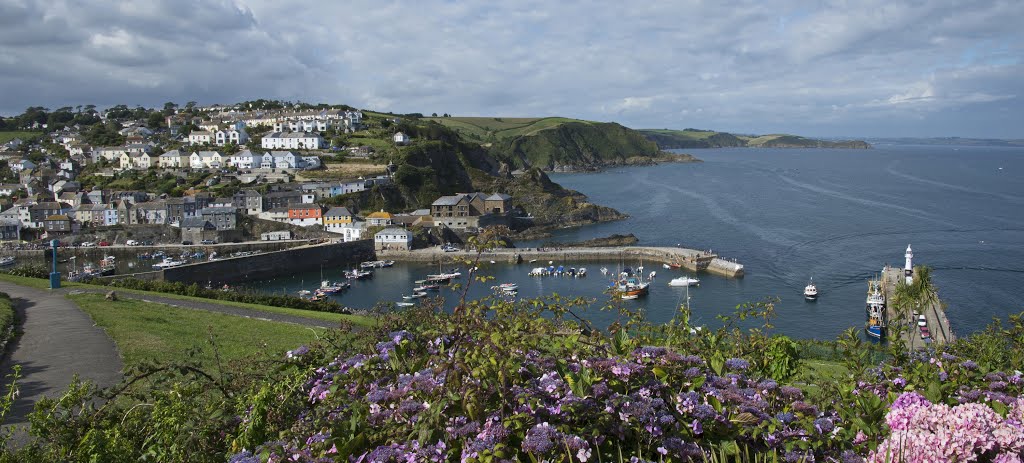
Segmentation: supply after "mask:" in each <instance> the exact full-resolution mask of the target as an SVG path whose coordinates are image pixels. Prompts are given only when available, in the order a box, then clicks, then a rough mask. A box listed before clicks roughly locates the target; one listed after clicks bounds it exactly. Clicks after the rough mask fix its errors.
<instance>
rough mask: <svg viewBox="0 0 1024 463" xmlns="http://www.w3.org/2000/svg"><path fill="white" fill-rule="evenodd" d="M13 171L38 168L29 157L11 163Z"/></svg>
mask: <svg viewBox="0 0 1024 463" xmlns="http://www.w3.org/2000/svg"><path fill="white" fill-rule="evenodd" d="M10 168H11V172H14V173H18V172H21V171H23V170H31V169H35V168H36V163H34V162H32V161H29V160H28V159H22V160H20V161H17V162H12V163H10Z"/></svg>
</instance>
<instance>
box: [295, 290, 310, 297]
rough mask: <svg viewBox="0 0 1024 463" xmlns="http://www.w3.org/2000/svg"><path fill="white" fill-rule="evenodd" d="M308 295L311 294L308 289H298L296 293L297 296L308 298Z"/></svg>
mask: <svg viewBox="0 0 1024 463" xmlns="http://www.w3.org/2000/svg"><path fill="white" fill-rule="evenodd" d="M310 294H313V291H310V290H308V289H300V290H299V291H298V295H299V296H309V295H310Z"/></svg>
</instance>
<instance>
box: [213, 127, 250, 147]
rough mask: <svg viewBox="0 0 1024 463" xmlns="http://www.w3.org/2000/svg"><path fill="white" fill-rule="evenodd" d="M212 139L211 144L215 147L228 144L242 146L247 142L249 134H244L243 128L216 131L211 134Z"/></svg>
mask: <svg viewBox="0 0 1024 463" xmlns="http://www.w3.org/2000/svg"><path fill="white" fill-rule="evenodd" d="M238 124H239V125H241V124H242V123H241V122H239V123H238ZM213 137H214V138H213V144H215V145H217V146H224V145H226V144H228V143H234V144H236V145H242V144H245V143H248V142H249V134H248V133H246V132H245V127H241V128H229V129H225V130H218V131H216V132H214V133H213Z"/></svg>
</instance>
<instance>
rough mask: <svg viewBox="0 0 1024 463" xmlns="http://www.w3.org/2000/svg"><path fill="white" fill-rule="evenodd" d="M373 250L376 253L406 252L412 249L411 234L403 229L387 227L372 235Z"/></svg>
mask: <svg viewBox="0 0 1024 463" xmlns="http://www.w3.org/2000/svg"><path fill="white" fill-rule="evenodd" d="M373 248H374V249H375V250H377V251H387V250H393V251H408V250H410V249H412V232H411V231H409V230H406V229H404V228H398V227H387V228H385V229H383V230H381V231H379V232H377V234H375V235H373Z"/></svg>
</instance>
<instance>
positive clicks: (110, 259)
mask: <svg viewBox="0 0 1024 463" xmlns="http://www.w3.org/2000/svg"><path fill="white" fill-rule="evenodd" d="M116 271H117V259H116V258H114V256H104V257H103V260H101V261H100V269H99V274H100V275H102V276H108V275H113V274H114V272H116Z"/></svg>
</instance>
